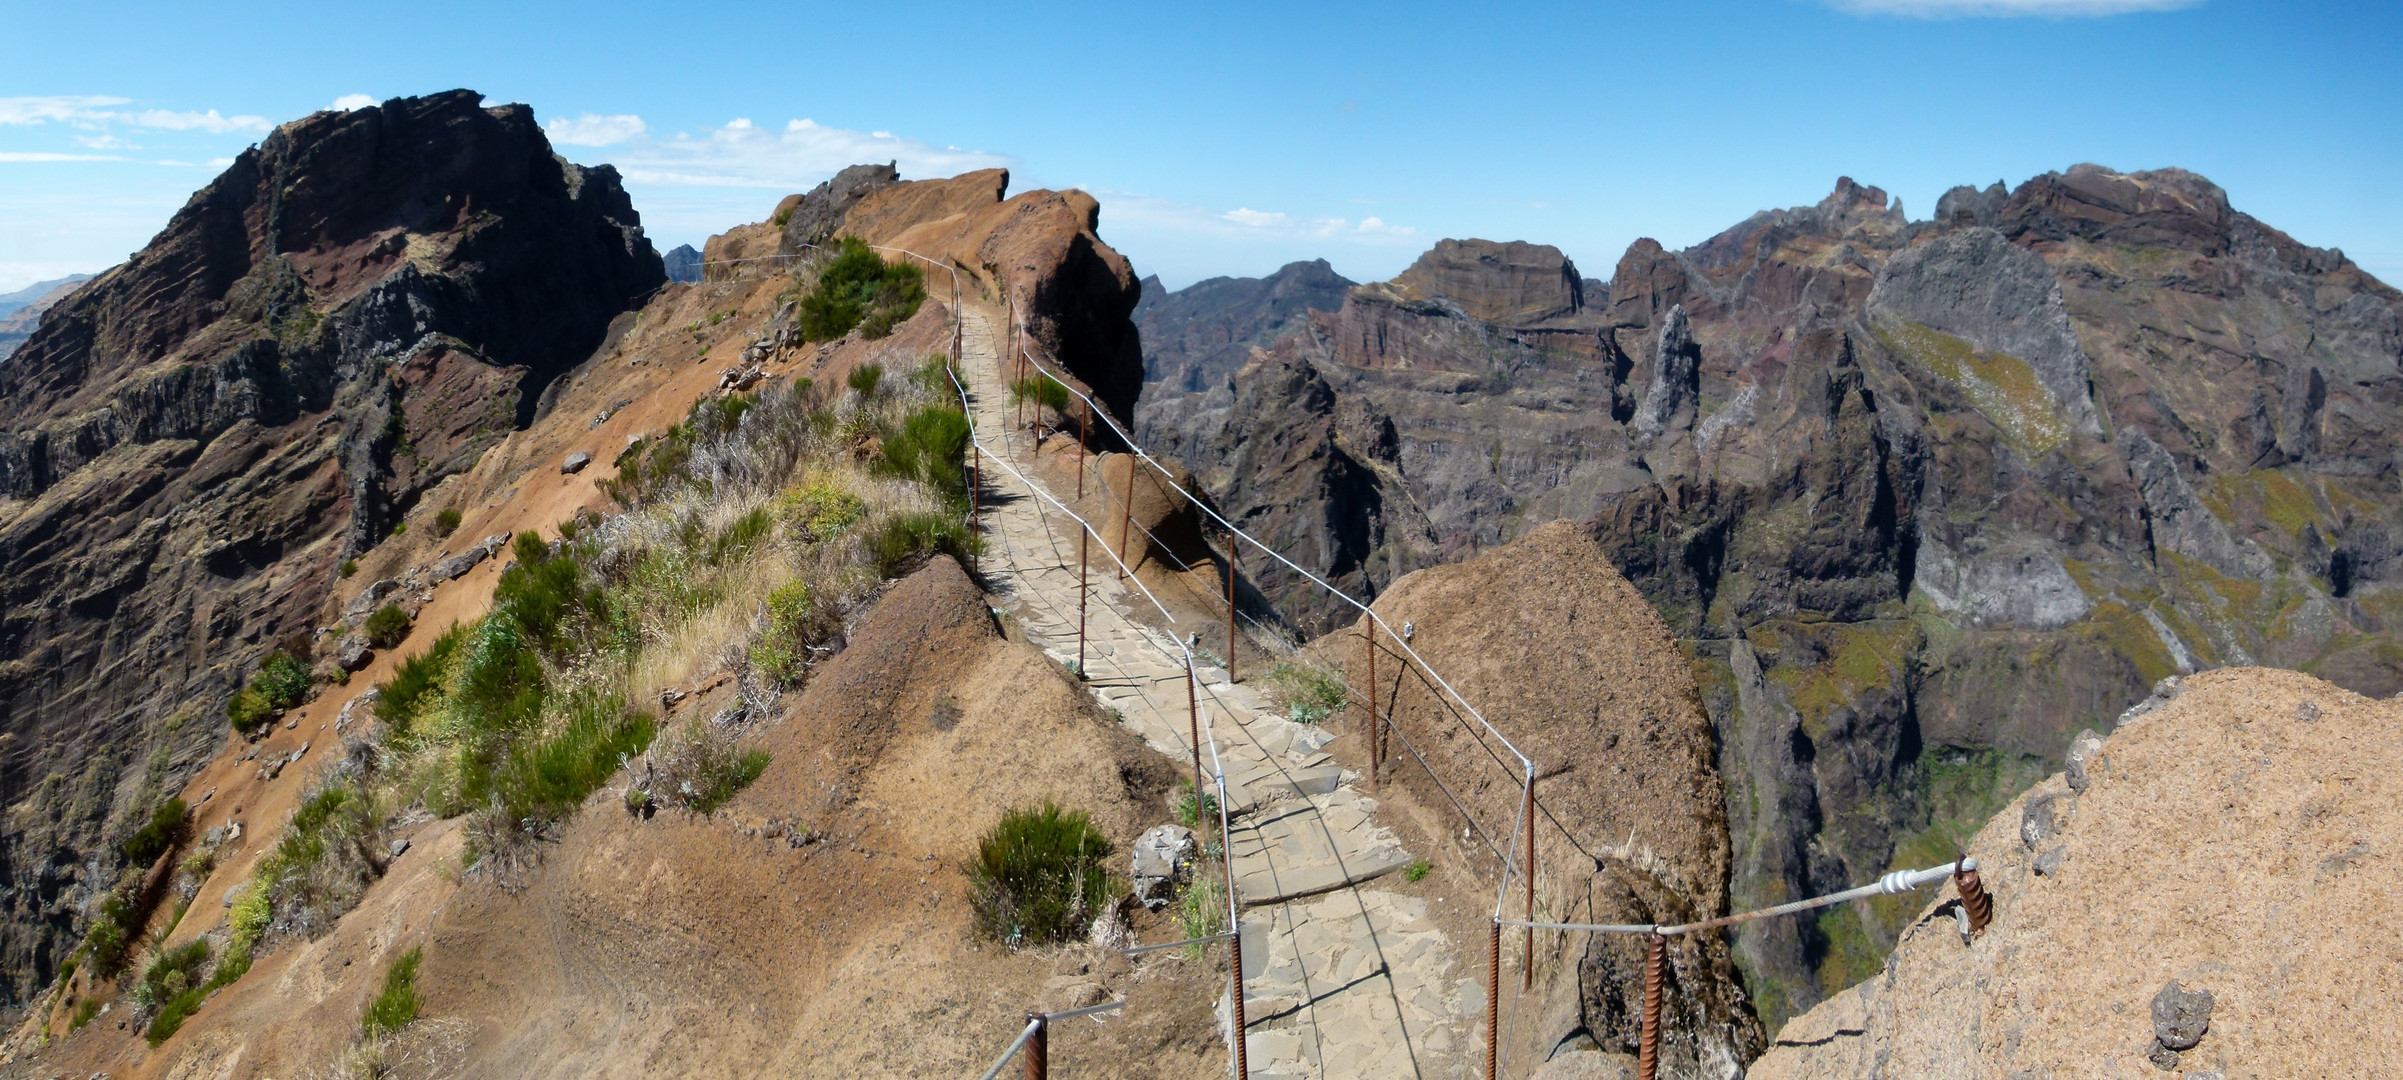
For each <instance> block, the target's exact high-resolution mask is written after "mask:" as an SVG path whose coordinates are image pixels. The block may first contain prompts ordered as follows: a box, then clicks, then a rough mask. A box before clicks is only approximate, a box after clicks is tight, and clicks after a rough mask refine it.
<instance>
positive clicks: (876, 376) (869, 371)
mask: <svg viewBox="0 0 2403 1080" xmlns="http://www.w3.org/2000/svg"><path fill="white" fill-rule="evenodd" d="M883 379H884V365H883V364H861V365H860V366H858V367H855V368H852V369H851V374H849V375H846V376H844V377H843V385H845V386H848V387H850V388H851V390H852V392H853V393H856V394H858V395H859V396H861V397H865V398H872V397H875V396H876V384H877V383H878V382H881V381H883Z"/></svg>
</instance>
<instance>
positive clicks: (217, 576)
mask: <svg viewBox="0 0 2403 1080" xmlns="http://www.w3.org/2000/svg"><path fill="white" fill-rule="evenodd" d="M479 102H480V95H478V94H475V93H473V92H471V91H455V92H452V93H448V94H441V95H435V96H431V97H425V98H402V99H395V100H393V101H390V102H387V103H385V104H384V105H382V106H379V107H372V108H366V109H360V110H356V111H352V112H348V113H340V112H327V113H318V114H316V115H313V116H310V117H308V118H306V119H303V120H298V121H295V122H293V123H291V124H287V125H285V126H284V127H282V128H280V129H278V130H277V131H276V132H274V133H273V134H271V135H270V136H268V137H267V138H266V139H265V140H264V141H262V142H261V144H260V145H259V146H258V147H256V148H255V149H252V150H250V151H246V152H245V153H244V154H243V155H242V156H241V157H240V158H239V159H237V160H236V161H235V163H234V164H233V165H232V166H231V167H230V168H228V169H227V170H226V171H225V173H224V174H222V175H221V176H219V177H218V178H217V179H216V180H215V181H214V182H212V183H211V184H210V185H209V186H207V187H205V188H203V189H201V190H200V191H199V192H198V193H197V194H195V195H194V196H193V197H192V200H191V201H190V203H188V204H187V205H186V206H185V207H184V208H183V210H181V211H179V212H178V213H177V214H176V215H175V217H174V218H173V219H172V220H171V221H170V222H169V223H168V224H167V227H166V228H165V229H164V230H162V231H161V232H160V233H159V234H158V236H157V238H155V239H154V240H152V242H151V243H150V245H149V246H148V247H146V248H144V249H143V250H142V251H141V252H140V253H138V254H136V255H135V256H133V258H132V259H131V260H129V261H128V262H126V263H125V264H124V265H122V266H119V267H117V268H115V269H113V270H110V271H109V272H108V273H106V274H104V275H102V276H101V277H100V278H98V279H97V280H94V281H92V282H89V283H87V284H86V285H85V286H84V287H83V288H82V289H81V290H79V291H78V292H77V293H75V295H74V296H73V297H72V298H71V299H69V300H68V301H66V302H65V303H63V304H61V305H60V306H59V307H58V308H57V309H56V310H53V311H52V312H50V313H49V316H48V317H47V318H45V319H44V320H43V322H42V325H41V328H40V330H39V331H37V332H36V333H35V334H34V335H33V336H32V337H31V338H30V339H29V340H28V341H27V342H26V343H25V345H24V346H23V347H22V348H21V349H20V350H18V352H17V353H16V355H14V356H13V357H11V358H10V359H9V361H8V363H7V364H6V365H0V494H4V495H5V497H6V498H5V500H4V501H0V562H4V563H5V565H6V566H7V570H6V571H5V573H4V574H0V595H5V615H4V616H0V791H5V792H7V793H8V795H7V801H8V804H9V805H8V807H7V818H6V823H5V832H4V833H0V874H4V875H5V876H4V877H0V889H4V890H5V897H6V904H7V909H6V915H5V918H4V919H0V957H4V958H5V970H6V971H7V972H9V980H8V985H7V986H6V988H5V990H0V993H5V994H6V995H8V996H9V997H10V998H21V996H22V995H23V994H24V993H26V992H27V991H29V990H30V989H32V988H34V987H36V986H38V985H40V982H41V980H43V979H46V978H47V976H48V974H49V972H50V971H51V970H52V968H53V967H54V965H55V964H56V962H57V961H58V959H60V958H61V957H62V956H63V955H64V952H65V949H66V948H67V947H68V946H69V945H71V944H72V939H71V937H70V936H69V935H70V933H71V932H72V928H74V927H76V926H77V925H79V923H80V919H79V918H78V916H79V912H80V909H81V908H82V907H83V906H84V905H86V904H87V903H89V902H90V901H91V899H92V898H93V897H94V896H95V895H96V894H97V893H98V892H100V891H105V889H106V888H107V887H108V886H109V885H110V883H111V881H112V878H113V874H114V871H115V869H116V864H117V862H118V861H119V858H118V856H117V853H116V850H115V844H114V842H113V840H114V838H116V837H119V836H121V835H122V832H123V831H124V829H125V828H126V823H127V822H128V820H129V819H130V818H131V817H133V816H137V815H144V814H147V813H148V811H149V808H150V806H151V804H152V803H153V802H155V801H157V800H158V799H161V798H163V797H164V794H163V793H166V792H172V791H173V790H175V789H176V788H177V787H179V786H180V784H181V780H182V778H183V777H184V776H185V775H188V773H189V771H190V770H191V769H193V768H195V767H196V766H197V764H198V763H199V762H200V761H202V760H203V759H205V758H206V757H207V755H208V754H209V753H210V752H211V751H212V750H213V749H214V748H215V746H216V745H217V743H218V742H219V740H220V738H221V736H222V734H223V732H224V731H225V720H224V704H225V701H226V698H227V697H228V695H229V694H230V693H231V692H232V691H233V690H234V689H235V688H236V687H237V686H238V685H239V683H240V682H241V680H242V679H243V678H244V677H246V676H247V675H248V674H249V672H250V669H251V667H253V666H254V665H255V664H256V663H257V662H258V660H259V659H260V657H261V656H262V655H263V654H264V653H265V652H266V651H267V650H268V649H269V648H270V647H271V646H273V645H274V644H275V643H277V642H279V641H283V640H286V639H292V638H297V639H298V641H297V643H296V645H295V647H297V648H300V649H302V650H306V649H307V648H308V643H309V640H310V637H311V633H310V632H311V631H312V630H313V629H314V628H315V627H316V626H317V625H318V624H319V620H320V619H321V618H322V617H324V615H325V614H326V612H325V611H324V610H323V609H324V607H325V603H324V601H325V599H326V597H327V596H328V593H329V590H330V588H331V586H332V584H333V582H334V580H335V574H336V566H337V564H339V563H340V562H342V561H343V560H344V559H345V558H347V557H349V556H351V555H355V554H358V553H360V552H363V551H365V550H366V549H368V548H370V547H372V546H374V545H375V544H376V543H377V542H378V541H379V540H380V539H382V538H383V537H384V536H385V535H387V534H388V533H389V532H390V531H391V528H392V524H393V522H395V521H396V520H397V519H398V515H399V514H400V513H401V512H403V511H405V510H406V509H407V508H408V507H409V506H410V505H412V504H413V502H414V501H415V500H416V498H417V496H418V495H419V493H420V492H422V491H424V490H425V489H426V488H427V487H428V486H430V485H431V484H433V483H435V482H437V481H439V480H440V479H442V478H443V477H445V476H448V475H451V474H453V473H456V472H459V471H462V470H464V469H466V468H467V467H469V466H470V465H472V464H473V463H474V462H475V460H476V458H477V456H478V455H479V454H480V453H482V451H483V450H484V449H485V448H487V447H489V446H491V445H492V444H493V443H494V442H495V441H496V440H498V439H499V438H500V437H501V436H502V435H504V434H505V433H507V432H508V431H509V430H511V429H512V427H513V426H516V425H519V424H522V423H524V422H525V421H527V420H529V419H530V418H531V417H532V415H533V411H534V408H535V405H536V402H537V399H538V397H539V395H540V394H541V392H542V390H543V389H544V387H545V386H546V385H547V384H548V383H549V381H550V380H551V379H552V378H553V377H554V376H556V375H557V374H559V373H560V372H562V371H565V370H567V369H568V368H569V367H571V366H573V365H574V364H576V363H577V362H579V361H581V360H582V359H583V358H584V357H585V356H586V355H587V354H589V353H591V352H592V350H593V348H594V347H595V346H596V345H598V344H599V343H600V341H601V338H602V334H603V331H604V329H605V328H606V326H607V325H608V323H609V321H610V319H611V317H612V316H614V315H616V314H617V313H618V312H620V311H623V310H625V309H626V308H627V307H629V306H632V305H633V304H635V303H636V302H638V301H639V299H640V298H641V297H642V296H643V295H644V294H646V293H648V292H649V291H651V290H652V289H654V288H655V287H657V286H658V285H659V284H660V283H661V281H662V280H663V278H662V272H661V268H660V261H659V257H658V255H657V254H655V253H654V252H653V251H652V250H651V246H650V244H649V242H648V241H647V240H645V239H644V238H643V236H642V231H641V228H640V226H639V221H638V218H637V217H636V215H635V213H634V210H633V207H632V205H631V203H629V201H628V200H627V198H626V195H625V192H624V191H623V190H622V189H621V188H620V187H619V186H618V182H617V175H616V173H615V172H614V171H613V170H611V169H609V168H607V167H606V166H604V167H600V168H594V169H585V168H581V167H578V166H575V165H572V164H569V163H567V162H566V161H564V160H562V159H560V158H559V157H557V156H555V155H554V154H553V153H552V152H551V148H550V145H549V143H548V142H547V141H546V140H545V139H544V138H543V135H542V131H541V129H540V128H539V127H538V126H537V125H536V123H535V121H534V117H533V113H532V111H531V110H529V109H527V108H526V107H524V106H522V105H508V106H501V107H497V108H491V109H486V108H483V107H482V106H481V105H480V104H479Z"/></svg>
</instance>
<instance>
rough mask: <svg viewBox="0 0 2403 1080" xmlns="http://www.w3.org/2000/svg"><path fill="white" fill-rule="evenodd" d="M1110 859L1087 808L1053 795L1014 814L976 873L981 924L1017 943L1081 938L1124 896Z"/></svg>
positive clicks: (972, 891) (998, 829)
mask: <svg viewBox="0 0 2403 1080" xmlns="http://www.w3.org/2000/svg"><path fill="white" fill-rule="evenodd" d="M1109 863H1110V840H1109V838H1108V837H1106V836H1103V835H1102V834H1101V830H1099V829H1097V828H1094V827H1093V822H1092V820H1091V819H1090V818H1088V817H1086V816H1085V814H1084V813H1083V812H1081V811H1072V810H1062V809H1060V807H1059V804H1057V803H1053V802H1050V801H1048V800H1046V801H1045V802H1044V803H1043V805H1041V806H1039V807H1032V808H1027V809H1020V810H1011V811H1008V812H1006V813H1004V814H1002V816H1001V821H1000V822H999V823H997V824H995V825H994V826H993V828H992V830H991V831H989V832H987V833H985V835H984V839H983V840H981V841H980V842H978V844H977V848H976V862H975V864H974V865H972V866H971V867H969V870H968V881H969V900H970V903H971V905H972V906H973V907H974V909H975V913H976V923H977V927H978V929H979V930H981V931H982V932H983V933H984V934H985V935H986V936H988V937H990V938H993V939H994V940H996V941H1000V942H1003V943H1004V944H1008V945H1011V946H1023V945H1042V944H1050V943H1054V942H1062V941H1071V940H1075V939H1078V938H1081V937H1083V936H1084V934H1085V931H1086V929H1087V928H1089V927H1090V926H1092V924H1093V919H1094V917H1095V916H1097V915H1099V914H1101V913H1102V912H1103V911H1105V910H1107V909H1108V907H1109V906H1110V904H1111V902H1112V901H1114V900H1115V899H1117V896H1118V891H1119V890H1118V887H1117V883H1116V882H1115V881H1113V880H1112V879H1111V877H1110V871H1109Z"/></svg>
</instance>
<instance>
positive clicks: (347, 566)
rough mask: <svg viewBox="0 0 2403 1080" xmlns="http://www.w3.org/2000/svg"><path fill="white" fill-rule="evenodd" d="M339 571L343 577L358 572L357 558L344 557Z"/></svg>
mask: <svg viewBox="0 0 2403 1080" xmlns="http://www.w3.org/2000/svg"><path fill="white" fill-rule="evenodd" d="M341 572H342V576H343V577H349V576H351V575H352V574H356V573H358V572H359V560H357V559H344V560H342V571H341Z"/></svg>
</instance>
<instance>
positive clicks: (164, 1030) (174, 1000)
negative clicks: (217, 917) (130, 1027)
mask: <svg viewBox="0 0 2403 1080" xmlns="http://www.w3.org/2000/svg"><path fill="white" fill-rule="evenodd" d="M195 944H198V943H197V942H196V943H195ZM208 996H209V992H208V991H207V990H205V989H203V988H201V987H197V986H195V987H192V988H191V989H189V990H185V991H183V992H181V993H178V994H176V995H175V996H174V997H171V998H168V999H167V1001H166V1003H165V1004H163V1005H160V1006H159V1012H158V1015H157V1016H155V1017H152V1018H151V1020H150V1030H148V1031H145V1032H143V1033H142V1037H143V1038H144V1039H147V1040H149V1041H150V1045H151V1046H153V1047H155V1046H158V1045H159V1044H160V1043H163V1042H166V1041H167V1040H168V1038H169V1037H171V1036H173V1035H174V1034H175V1033H176V1032H177V1031H179V1030H181V1029H182V1028H183V1026H184V1021H185V1020H188V1019H190V1018H191V1016H192V1014H193V1013H196V1012H199V1011H200V1004H201V1002H204V1001H207V1000H208Z"/></svg>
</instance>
